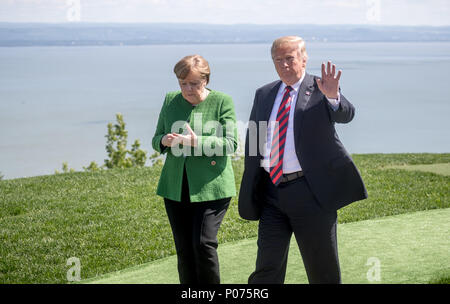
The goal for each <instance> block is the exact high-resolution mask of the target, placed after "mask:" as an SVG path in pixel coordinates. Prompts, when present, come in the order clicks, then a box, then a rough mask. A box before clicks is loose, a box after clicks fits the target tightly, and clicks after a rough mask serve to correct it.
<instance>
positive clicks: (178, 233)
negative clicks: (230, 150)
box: [164, 172, 231, 284]
mask: <svg viewBox="0 0 450 304" xmlns="http://www.w3.org/2000/svg"><path fill="white" fill-rule="evenodd" d="M230 200H231V198H230V197H229V198H224V199H219V200H214V201H206V202H195V203H191V202H190V200H189V188H188V184H187V178H186V172H185V173H184V177H183V190H182V199H181V202H177V201H172V200H169V199H166V198H164V203H165V206H166V212H167V216H168V217H169V222H170V226H171V228H172V234H173V238H174V241H175V248H176V251H177V257H178V274H179V278H180V283H181V284H219V283H220V271H219V259H218V256H217V247H218V241H217V232H218V231H219V227H220V224H221V223H222V220H223V218H224V216H225V213H226V212H227V210H228V206H229V203H230Z"/></svg>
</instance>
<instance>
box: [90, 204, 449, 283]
mask: <svg viewBox="0 0 450 304" xmlns="http://www.w3.org/2000/svg"><path fill="white" fill-rule="evenodd" d="M436 223H439V224H436ZM449 233H450V208H447V209H442V210H428V211H418V212H413V213H408V214H401V215H396V216H389V217H384V218H381V219H373V220H366V221H359V222H353V223H347V224H342V225H338V240H339V258H340V264H341V269H342V281H343V283H349V284H368V283H383V284H391V283H428V282H430V281H431V282H433V283H442V280H441V278H445V275H447V279H448V275H449V274H450V261H449V258H448V252H449V251H450V242H449V241H448V235H449ZM256 251H257V246H256V239H255V238H251V239H246V240H241V241H238V242H233V243H225V244H223V245H221V246H220V247H219V249H218V252H219V259H220V265H221V278H222V283H228V284H245V283H246V282H247V279H248V276H249V275H250V273H251V272H252V271H253V270H254V265H255V260H256ZM430 257H432V258H430ZM370 258H376V259H378V261H379V263H380V268H379V269H380V272H379V274H380V276H379V279H380V280H379V281H376V280H373V279H372V280H369V279H370V277H369V279H368V276H367V273H368V271H369V269H370V268H371V267H373V266H374V265H373V264H372V263H370V265H367V263H368V261H369V259H370ZM176 265H177V259H176V256H171V257H169V258H166V259H162V260H158V261H154V262H150V263H147V264H144V265H141V266H139V267H134V268H131V269H125V270H122V271H120V272H118V273H111V274H107V275H104V276H101V277H99V278H94V279H90V280H86V281H84V282H82V283H91V284H92V283H93V284H98V283H101V284H111V283H112V284H121V283H132V284H133V283H157V284H164V283H179V281H178V272H177V266H176ZM436 273H438V274H440V276H439V277H438V278H437V279H436V278H435V277H436V275H435V274H436ZM307 282H308V280H307V277H306V272H305V269H304V267H303V264H302V260H301V257H300V253H299V250H298V247H297V244H296V242H295V238H292V241H291V246H290V250H289V259H288V268H287V274H286V283H303V284H305V283H307Z"/></svg>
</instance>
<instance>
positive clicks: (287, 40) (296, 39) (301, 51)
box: [270, 36, 308, 59]
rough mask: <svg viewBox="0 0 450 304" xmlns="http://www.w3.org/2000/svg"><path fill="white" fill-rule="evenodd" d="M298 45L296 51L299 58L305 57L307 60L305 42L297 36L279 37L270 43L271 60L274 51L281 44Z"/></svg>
mask: <svg viewBox="0 0 450 304" xmlns="http://www.w3.org/2000/svg"><path fill="white" fill-rule="evenodd" d="M293 42H295V43H298V51H299V55H300V56H301V57H306V58H308V54H307V53H306V46H305V40H303V38H301V37H298V36H284V37H280V38H278V39H276V40H275V41H274V42H273V43H272V48H271V50H270V53H271V55H272V59H273V58H274V56H275V52H276V50H277V49H278V48H279V47H280V46H281V45H283V44H285V43H293Z"/></svg>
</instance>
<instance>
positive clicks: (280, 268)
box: [248, 204, 292, 284]
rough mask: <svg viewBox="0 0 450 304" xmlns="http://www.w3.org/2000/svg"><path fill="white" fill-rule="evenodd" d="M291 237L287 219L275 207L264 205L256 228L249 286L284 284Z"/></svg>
mask: <svg viewBox="0 0 450 304" xmlns="http://www.w3.org/2000/svg"><path fill="white" fill-rule="evenodd" d="M291 236H292V229H291V227H290V225H289V222H288V219H287V217H286V216H285V215H284V214H283V213H282V212H280V210H279V209H278V208H277V207H276V206H274V205H272V204H265V205H264V207H263V210H262V214H261V217H260V220H259V226H258V253H257V257H256V269H255V271H254V272H253V273H252V274H251V275H250V277H249V279H248V283H249V284H282V283H284V278H285V275H286V266H287V259H288V253H289V243H290V239H291Z"/></svg>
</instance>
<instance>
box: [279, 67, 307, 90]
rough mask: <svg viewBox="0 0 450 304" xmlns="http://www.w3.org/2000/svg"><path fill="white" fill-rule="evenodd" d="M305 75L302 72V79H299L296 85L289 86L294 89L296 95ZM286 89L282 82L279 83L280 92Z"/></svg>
mask: <svg viewBox="0 0 450 304" xmlns="http://www.w3.org/2000/svg"><path fill="white" fill-rule="evenodd" d="M305 75H306V73H305V72H303V75H302V78H300V80H299V81H297V82H296V83H294V84H293V85H291V88H292V89H294V91H295V92H296V93H298V90H299V89H300V86H301V85H302V82H303V79H305ZM286 87H287V85H286V84H285V83H284V82H281V86H280V91H281V92H283V91H284V89H285V88H286ZM280 91H279V92H280Z"/></svg>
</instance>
